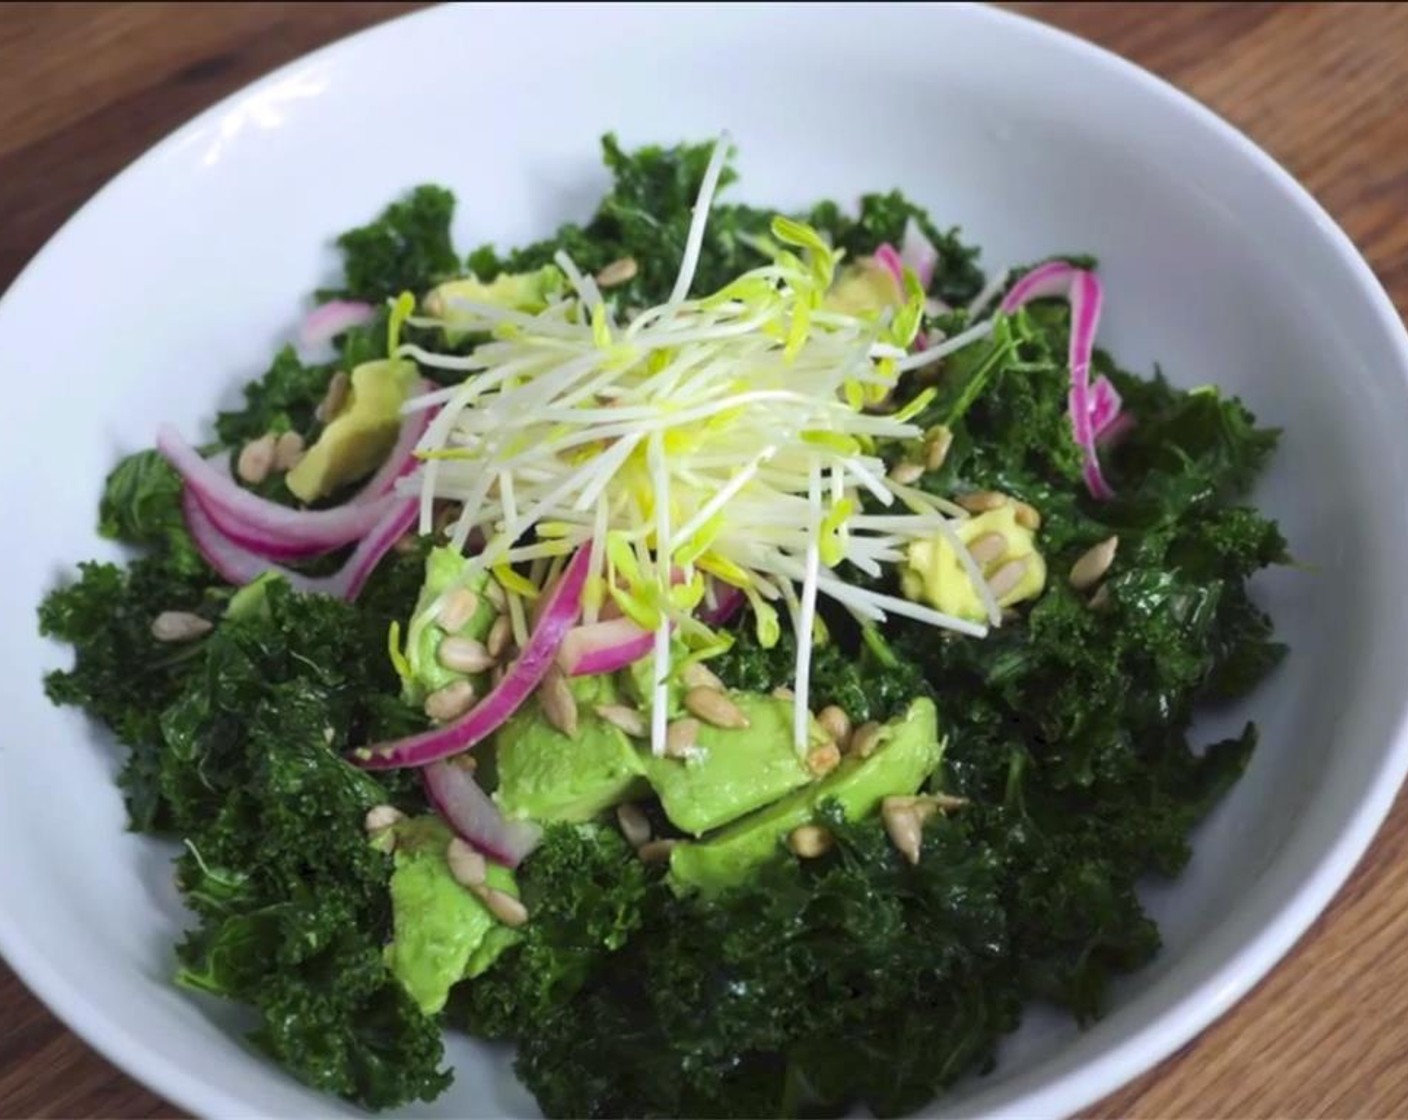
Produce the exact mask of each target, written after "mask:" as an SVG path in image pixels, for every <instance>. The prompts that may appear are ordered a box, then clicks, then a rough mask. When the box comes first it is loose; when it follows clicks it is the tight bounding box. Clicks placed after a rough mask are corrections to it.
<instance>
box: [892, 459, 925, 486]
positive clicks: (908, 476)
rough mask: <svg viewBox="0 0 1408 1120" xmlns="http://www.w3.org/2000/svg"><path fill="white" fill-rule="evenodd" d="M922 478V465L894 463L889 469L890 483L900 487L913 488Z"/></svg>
mask: <svg viewBox="0 0 1408 1120" xmlns="http://www.w3.org/2000/svg"><path fill="white" fill-rule="evenodd" d="M923 477H924V466H923V464H922V463H896V464H895V465H894V466H893V467H891V468H890V481H891V482H897V483H899V484H900V485H901V486H913V485H914V484H915V483H916V482H918V481H919V480H920V479H921V478H923Z"/></svg>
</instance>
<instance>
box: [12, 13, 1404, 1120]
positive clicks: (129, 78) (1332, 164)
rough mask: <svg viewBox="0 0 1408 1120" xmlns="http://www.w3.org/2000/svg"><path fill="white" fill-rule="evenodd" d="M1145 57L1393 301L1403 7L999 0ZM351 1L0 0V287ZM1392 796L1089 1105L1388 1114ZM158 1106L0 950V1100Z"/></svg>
mask: <svg viewBox="0 0 1408 1120" xmlns="http://www.w3.org/2000/svg"><path fill="white" fill-rule="evenodd" d="M1013 6H1014V7H1016V8H1018V9H1021V10H1025V11H1027V12H1029V13H1030V14H1034V15H1036V16H1038V17H1039V18H1041V19H1045V20H1048V21H1050V22H1052V23H1055V24H1058V25H1060V26H1062V27H1065V28H1067V29H1069V30H1072V31H1075V32H1077V33H1078V34H1081V35H1084V36H1085V37H1087V38H1090V39H1093V40H1095V41H1096V42H1098V43H1101V44H1103V45H1105V46H1107V47H1110V48H1112V49H1113V50H1115V51H1117V52H1119V53H1120V54H1123V55H1125V56H1126V57H1128V58H1131V59H1133V60H1134V61H1136V62H1138V63H1140V64H1142V65H1144V66H1146V67H1148V68H1149V69H1151V70H1153V71H1154V72H1155V73H1157V74H1160V75H1162V76H1164V77H1166V78H1168V79H1170V80H1172V81H1173V82H1174V83H1176V84H1177V85H1179V86H1181V87H1182V88H1183V89H1185V90H1187V91H1189V92H1190V93H1192V94H1193V95H1194V96H1196V97H1198V98H1200V99H1202V100H1203V101H1205V102H1206V103H1207V104H1209V105H1211V106H1212V107H1213V108H1214V109H1215V110H1217V111H1218V112H1220V113H1221V114H1223V115H1224V116H1225V117H1227V118H1228V119H1229V120H1231V121H1232V122H1233V123H1234V124H1236V125H1238V126H1239V127H1241V128H1243V129H1244V130H1246V131H1247V132H1248V133H1249V134H1250V135H1251V136H1252V137H1253V138H1254V139H1255V140H1257V141H1258V142H1259V143H1260V144H1262V145H1263V146H1264V147H1266V148H1267V149H1268V150H1269V151H1270V152H1271V153H1272V154H1273V155H1274V156H1276V157H1277V158H1279V159H1280V160H1281V161H1282V162H1283V163H1284V164H1285V165H1286V166H1287V167H1288V168H1289V169H1290V170H1291V172H1292V173H1293V174H1294V175H1296V177H1297V178H1299V179H1300V180H1301V182H1303V183H1304V184H1306V186H1307V187H1309V188H1310V190H1311V191H1312V192H1314V193H1315V194H1316V196H1317V197H1319V199H1320V200H1321V201H1322V202H1323V203H1324V204H1325V206H1326V207H1327V208H1328V209H1329V210H1330V212H1331V213H1332V214H1333V215H1334V216H1335V217H1336V218H1337V219H1338V220H1339V221H1340V222H1341V223H1342V224H1343V225H1344V227H1345V229H1346V230H1348V232H1349V234H1350V236H1351V237H1352V238H1354V240H1355V241H1356V242H1357V243H1358V245H1359V246H1360V248H1361V249H1362V250H1363V251H1364V252H1365V254H1366V255H1367V256H1368V258H1369V262H1370V263H1371V264H1372V265H1373V266H1374V268H1375V270H1376V271H1377V272H1378V274H1379V276H1380V277H1382V278H1383V280H1384V282H1385V283H1386V284H1387V286H1388V289H1389V291H1390V293H1391V294H1392V295H1393V297H1394V300H1395V302H1396V303H1397V305H1398V307H1399V308H1400V310H1402V309H1403V308H1404V307H1405V306H1408V215H1405V214H1404V208H1405V203H1408V83H1404V82H1403V81H1402V74H1403V71H1402V62H1403V60H1404V59H1405V58H1408V6H1399V5H1393V6H1377V5H1305V6H1302V5H1299V4H1296V5H1292V4H1266V5H1252V4H1208V5H1187V6H1184V5H1159V4H1151V5H1146V4H1139V5H1106V4H1016V5H1013ZM408 7H410V5H402V4H387V3H355V4H263V5H260V4H248V5H246V4H185V5H182V6H180V7H179V8H178V7H175V6H164V5H159V4H117V5H106V4H61V5H60V4H52V5H51V4H7V5H4V6H3V7H0V287H4V286H6V285H8V284H9V282H10V280H11V279H13V277H14V276H15V274H16V273H17V272H18V271H19V270H20V268H21V267H22V266H23V265H24V263H25V262H26V261H27V260H28V259H29V258H30V257H31V256H32V255H33V254H34V253H35V252H36V251H37V250H38V249H39V248H40V246H41V245H43V243H44V242H45V240H46V239H47V238H48V237H49V236H50V235H51V234H52V233H53V232H54V231H55V230H56V229H57V228H58V227H59V225H60V224H61V223H62V222H63V221H65V220H66V219H67V218H68V217H69V215H70V214H71V213H72V212H73V211H74V209H75V208H76V207H77V206H78V205H79V204H80V203H82V202H83V201H84V200H85V199H87V198H88V197H89V196H90V195H91V194H92V193H93V192H94V191H95V190H97V189H98V188H99V187H100V186H101V185H102V184H103V183H104V182H105V181H106V180H107V179H108V178H109V177H111V176H112V175H113V174H115V173H116V172H118V171H119V170H121V169H122V167H124V166H125V165H126V164H127V163H128V162H129V161H130V160H132V159H133V158H134V157H136V156H137V155H139V154H140V153H141V152H142V151H143V150H144V149H146V148H147V147H148V145H150V144H152V143H153V142H154V141H156V140H158V139H160V138H161V137H162V136H163V135H165V134H166V133H167V132H168V131H169V130H170V129H172V128H174V127H175V126H177V125H179V124H181V123H182V122H184V121H185V120H186V119H187V118H188V117H190V116H191V115H193V114H194V113H195V112H197V111H198V110H200V109H203V108H205V107H206V106H208V105H210V104H211V103H212V102H214V101H216V100H217V99H218V98H220V97H223V96H224V95H225V94H227V93H229V92H230V91H232V90H235V89H237V88H238V87H240V86H242V85H243V84H244V83H245V82H247V81H249V80H250V79H252V78H255V77H258V76H259V75H261V74H263V73H265V72H266V71H268V70H270V69H272V68H273V67H274V66H276V65H279V64H281V63H283V62H285V61H287V60H289V59H291V58H294V57H296V56H297V55H300V54H302V53H303V52H304V51H306V50H309V49H311V48H313V47H316V46H319V45H321V44H323V43H325V42H328V41H329V40H331V39H334V38H336V37H338V36H340V35H343V34H345V33H347V32H350V31H353V30H356V29H358V28H360V27H363V26H366V25H368V24H371V23H375V22H377V21H379V20H381V19H384V18H386V17H387V16H390V15H393V14H396V13H398V12H400V11H403V10H406V9H407V8H408ZM1405 849H1408V800H1400V802H1399V804H1398V807H1397V809H1396V811H1395V812H1394V814H1393V816H1392V818H1391V819H1390V820H1389V822H1388V825H1387V826H1386V828H1385V829H1384V831H1383V833H1382V834H1381V835H1380V836H1379V838H1378V841H1377V842H1376V843H1375V845H1374V847H1373V849H1372V850H1371V852H1370V854H1369V856H1368V857H1367V858H1366V859H1365V861H1364V863H1363V865H1362V866H1361V867H1360V868H1359V870H1358V873H1357V874H1356V875H1355V876H1354V878H1353V880H1352V881H1351V882H1350V884H1349V885H1348V886H1347V887H1346V888H1345V889H1344V891H1342V892H1341V894H1340V896H1339V898H1338V899H1337V900H1336V902H1335V904H1334V906H1333V907H1332V908H1331V909H1330V911H1329V912H1328V913H1327V914H1326V915H1325V917H1324V918H1322V919H1321V921H1320V922H1318V923H1317V924H1316V925H1315V927H1314V929H1313V930H1312V932H1311V933H1310V935H1308V936H1307V937H1306V938H1305V939H1304V941H1303V942H1302V943H1301V945H1300V946H1299V947H1298V948H1297V949H1296V950H1295V952H1293V953H1292V954H1291V956H1290V957H1289V958H1288V959H1287V960H1286V961H1285V962H1284V963H1283V964H1282V965H1281V966H1280V967H1279V968H1278V969H1276V971H1275V972H1274V973H1273V974H1272V975H1271V976H1270V977H1269V978H1268V979H1267V980H1266V981H1265V982H1263V983H1262V984H1261V985H1260V986H1259V987H1258V988H1257V989H1256V991H1255V992H1254V993H1253V994H1252V995H1251V997H1250V998H1248V999H1247V1000H1246V1001H1244V1002H1243V1003H1242V1004H1241V1005H1240V1006H1239V1007H1238V1008H1236V1009H1235V1010H1234V1011H1233V1012H1232V1013H1231V1014H1229V1015H1228V1016H1226V1017H1225V1018H1224V1019H1223V1020H1222V1021H1221V1022H1219V1023H1218V1024H1217V1025H1215V1026H1214V1027H1213V1028H1212V1029H1210V1030H1209V1031H1207V1032H1206V1033H1205V1034H1204V1035H1203V1036H1202V1037H1201V1038H1199V1039H1198V1040H1197V1041H1195V1042H1193V1043H1192V1044H1191V1045H1189V1046H1188V1047H1186V1048H1185V1049H1184V1050H1183V1051H1182V1052H1181V1053H1179V1054H1177V1055H1176V1056H1174V1057H1172V1058H1170V1059H1169V1060H1168V1061H1167V1062H1165V1063H1164V1064H1163V1065H1162V1066H1160V1067H1159V1068H1158V1069H1156V1070H1154V1071H1152V1072H1151V1073H1149V1074H1147V1075H1146V1076H1145V1077H1143V1078H1141V1079H1140V1080H1138V1081H1136V1082H1134V1083H1133V1084H1132V1085H1130V1086H1128V1087H1126V1088H1125V1089H1124V1090H1122V1091H1121V1092H1119V1093H1117V1094H1116V1095H1115V1096H1113V1097H1111V1098H1110V1099H1108V1100H1106V1101H1104V1102H1103V1103H1102V1104H1100V1105H1099V1106H1098V1107H1097V1108H1095V1109H1092V1110H1091V1113H1090V1115H1092V1116H1099V1117H1115V1116H1141V1117H1153V1116H1165V1117H1167V1116H1237V1117H1253V1116H1255V1117H1285V1116H1297V1117H1299V1116H1357V1117H1379V1116H1393V1115H1400V1116H1401V1115H1405V1114H1408V1060H1405V1050H1408V954H1405V953H1404V952H1403V950H1402V946H1403V945H1404V943H1405V942H1408V858H1405V856H1408V851H1406V850H1405ZM173 1112H174V1110H173V1109H172V1108H171V1107H170V1106H169V1105H167V1104H165V1103H164V1102H163V1101H161V1100H160V1099H159V1098H157V1097H155V1096H153V1095H152V1094H151V1093H149V1092H147V1091H146V1090H145V1089H143V1088H142V1087H141V1086H139V1085H137V1084H136V1083H134V1082H133V1081H131V1080H129V1079H128V1078H126V1077H125V1076H123V1075H122V1074H121V1073H119V1072H118V1071H117V1070H116V1069H114V1068H113V1067H112V1066H110V1065H109V1064H108V1063H107V1062H105V1061H103V1060H102V1059H101V1058H99V1057H98V1056H97V1055H96V1054H94V1053H93V1052H92V1051H91V1050H89V1049H88V1048H87V1047H86V1046H85V1045H84V1044H83V1043H82V1042H80V1041H79V1040H78V1039H77V1038H76V1037H74V1035H72V1034H71V1033H69V1032H68V1031H67V1030H66V1029H65V1028H64V1027H63V1026H62V1025H61V1024H60V1023H59V1022H57V1021H56V1020H55V1019H54V1018H53V1017H52V1016H51V1015H49V1013H48V1012H47V1011H45V1010H44V1008H43V1007H42V1006H40V1004H39V1003H38V1002H36V1001H35V1000H34V999H33V998H32V997H31V996H30V995H29V994H28V992H27V991H26V990H25V989H24V987H23V986H22V985H21V984H20V982H19V981H18V980H17V979H15V977H14V976H13V975H12V974H11V973H9V972H8V971H7V970H6V969H4V967H3V966H0V1117H5V1116H14V1117H18V1116H45V1117H78V1116H91V1117H99V1116H101V1117H145V1116H161V1115H170V1114H172V1113H173Z"/></svg>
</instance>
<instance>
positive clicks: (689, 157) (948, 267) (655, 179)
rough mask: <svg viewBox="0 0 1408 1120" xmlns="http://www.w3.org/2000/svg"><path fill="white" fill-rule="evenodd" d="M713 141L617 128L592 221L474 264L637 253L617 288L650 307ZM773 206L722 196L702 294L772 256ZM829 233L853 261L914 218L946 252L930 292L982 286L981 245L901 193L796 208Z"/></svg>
mask: <svg viewBox="0 0 1408 1120" xmlns="http://www.w3.org/2000/svg"><path fill="white" fill-rule="evenodd" d="M713 148H714V146H713V144H712V143H703V144H677V145H675V146H674V147H670V148H664V147H659V146H655V145H651V146H647V147H643V148H639V149H636V150H635V151H629V152H628V151H626V150H625V149H623V148H622V147H621V145H620V142H619V141H618V140H617V139H616V137H615V136H614V135H613V134H607V135H606V136H605V137H603V138H602V153H603V157H604V160H605V163H606V167H607V170H608V171H609V172H610V173H611V178H612V185H611V189H610V190H609V191H608V192H607V194H606V197H605V198H603V199H602V201H601V204H600V205H599V206H598V208H597V210H596V213H595V214H594V215H593V216H592V218H591V219H590V220H589V221H588V222H587V223H586V224H585V225H578V224H575V223H569V224H567V225H564V226H563V227H562V228H561V229H559V230H558V231H557V233H555V234H554V235H553V236H552V237H550V238H548V239H546V240H544V241H541V242H538V243H536V244H534V245H529V246H528V247H526V248H523V249H519V250H517V251H515V252H511V253H507V254H504V255H502V256H501V255H500V254H498V253H497V252H496V251H495V250H494V249H493V247H492V246H488V245H486V246H483V247H481V248H479V249H476V250H475V251H474V252H473V253H472V254H470V257H469V267H470V269H471V270H472V271H473V272H474V273H475V274H477V275H478V276H479V277H480V279H483V280H490V279H492V278H493V277H495V276H497V275H498V274H499V273H500V272H523V271H527V270H529V269H534V268H541V267H542V266H543V265H545V264H548V263H550V262H551V261H552V258H553V254H554V253H556V252H557V251H558V250H559V249H562V250H565V251H566V252H567V254H568V255H569V256H570V257H571V258H572V259H573V261H574V262H576V264H577V265H578V267H579V268H581V269H582V270H583V271H584V272H597V271H599V270H600V269H602V268H604V267H605V266H606V265H608V264H610V263H611V262H612V261H616V260H620V259H622V258H623V257H631V258H633V259H634V260H635V262H636V265H637V268H638V271H637V273H636V276H635V278H634V279H632V280H630V281H629V282H628V283H626V284H623V285H621V286H620V287H618V288H615V289H613V293H614V294H615V295H616V296H617V297H618V298H620V299H621V300H622V301H623V303H624V304H625V305H626V306H634V307H645V306H650V305H652V304H657V303H661V302H663V301H664V300H665V299H667V298H668V297H669V295H670V289H671V288H672V286H673V285H674V282H675V276H676V274H677V273H678V272H679V267H680V259H681V257H682V256H683V254H684V247H685V241H686V238H687V237H688V233H689V226H690V219H691V217H692V211H693V206H694V201H695V198H696V197H697V196H698V194H699V188H700V185H701V184H702V183H703V180H704V173H705V170H706V168H707V167H708V165H709V159H710V157H711V155H712V154H713ZM735 178H736V176H735V174H734V172H733V169H732V168H731V167H727V166H726V167H725V168H724V171H723V174H722V176H721V177H720V179H719V188H720V190H722V189H723V188H725V187H727V186H728V185H729V184H730V183H732V182H733V181H734V180H735ZM772 216H773V211H771V210H767V209H762V208H758V207H753V206H746V205H741V204H738V203H731V202H715V204H714V206H713V208H712V210H711V211H710V214H709V223H708V225H707V226H706V227H705V230H704V242H703V245H702V246H701V249H700V254H699V267H698V271H697V272H696V274H695V279H694V288H693V290H694V291H695V292H696V293H700V292H711V291H716V290H717V289H719V288H721V287H723V286H724V285H725V284H727V283H728V282H729V281H730V280H733V279H734V278H735V277H737V276H738V275H739V274H740V273H743V272H746V271H747V270H749V269H752V268H757V267H758V266H759V265H762V264H765V263H767V261H768V259H769V258H768V249H767V244H768V243H767V240H766V239H767V237H768V227H769V223H770V222H771V219H772ZM797 216H798V217H799V218H801V219H802V220H804V221H808V222H810V223H812V224H813V225H815V226H816V227H817V228H818V229H820V230H822V231H823V232H824V233H825V234H827V235H829V236H830V237H831V239H832V242H833V244H835V245H836V247H837V248H841V249H844V250H845V251H846V254H847V256H848V258H849V259H855V258H856V257H860V256H866V255H869V254H870V253H873V252H874V251H875V249H876V247H877V246H878V245H879V244H880V243H881V242H882V241H890V242H892V243H895V244H898V243H899V241H900V240H901V237H902V236H903V233H904V226H905V223H906V222H907V221H908V220H909V219H910V218H913V219H914V220H915V221H917V222H918V223H919V225H920V227H921V228H922V229H923V230H924V231H925V233H926V234H927V235H928V236H929V237H930V239H931V240H932V241H933V242H934V244H935V246H936V247H937V248H938V250H939V268H938V270H937V272H936V274H935V277H934V281H933V284H932V285H931V289H930V290H931V291H933V292H934V293H935V294H936V295H938V296H940V297H942V298H944V299H951V300H957V301H963V300H967V299H969V298H971V297H972V296H973V295H974V294H975V293H976V292H977V291H978V289H979V288H981V287H982V284H983V276H982V273H981V271H979V269H978V267H977V265H976V263H975V262H976V259H977V255H978V252H977V250H976V249H974V248H971V247H969V246H967V245H964V244H963V243H962V242H961V241H960V240H959V239H958V232H957V231H956V230H950V231H948V232H946V233H945V232H941V231H940V230H939V229H938V228H937V227H936V226H935V225H934V223H933V221H932V220H931V219H930V217H929V215H928V214H927V213H926V212H925V211H924V210H923V209H922V208H921V207H919V206H916V205H915V204H914V203H912V202H910V201H909V200H908V199H906V198H905V197H904V196H903V195H902V194H900V193H899V192H898V191H892V192H891V193H890V194H884V195H882V194H868V195H865V196H864V197H863V198H862V199H861V202H860V210H859V213H858V214H857V215H855V216H854V217H853V216H851V215H849V214H847V213H845V212H844V211H843V210H842V209H841V207H839V206H838V205H837V204H836V203H834V202H823V203H820V204H818V205H817V206H815V207H813V208H812V209H811V210H810V211H806V212H803V213H801V214H799V215H797Z"/></svg>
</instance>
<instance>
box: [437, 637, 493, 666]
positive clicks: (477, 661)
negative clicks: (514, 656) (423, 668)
mask: <svg viewBox="0 0 1408 1120" xmlns="http://www.w3.org/2000/svg"><path fill="white" fill-rule="evenodd" d="M435 659H436V660H437V661H439V662H440V664H441V665H443V666H444V667H445V668H446V669H449V670H450V671H451V672H452V673H482V672H484V670H485V669H489V668H492V667H493V665H494V661H495V658H494V657H492V656H491V655H490V653H489V651H488V650H487V649H485V648H484V646H483V643H481V642H476V641H475V640H474V639H473V638H459V637H450V638H445V639H444V640H443V641H441V643H440V646H439V648H438V649H437V650H436V651H435Z"/></svg>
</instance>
